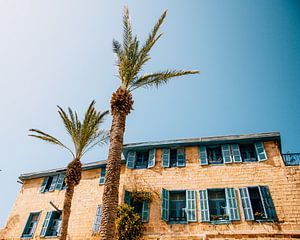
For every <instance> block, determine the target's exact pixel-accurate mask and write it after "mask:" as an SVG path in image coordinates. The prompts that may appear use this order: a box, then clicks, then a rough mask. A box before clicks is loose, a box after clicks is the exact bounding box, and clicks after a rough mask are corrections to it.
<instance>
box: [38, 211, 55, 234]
mask: <svg viewBox="0 0 300 240" xmlns="http://www.w3.org/2000/svg"><path fill="white" fill-rule="evenodd" d="M53 213H54V211H51V212H47V214H46V217H45V220H44V223H43V227H42V230H41V234H40V236H41V237H45V236H46V234H47V231H48V227H49V223H50V221H51V218H52V216H53Z"/></svg>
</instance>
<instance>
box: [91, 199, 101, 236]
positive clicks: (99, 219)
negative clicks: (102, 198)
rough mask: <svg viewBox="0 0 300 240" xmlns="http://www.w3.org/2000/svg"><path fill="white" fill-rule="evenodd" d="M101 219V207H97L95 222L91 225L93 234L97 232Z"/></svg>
mask: <svg viewBox="0 0 300 240" xmlns="http://www.w3.org/2000/svg"><path fill="white" fill-rule="evenodd" d="M101 217H102V205H98V206H97V210H96V217H95V221H94V224H93V233H97V232H99V230H100V223H101Z"/></svg>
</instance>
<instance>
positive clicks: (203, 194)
mask: <svg viewBox="0 0 300 240" xmlns="http://www.w3.org/2000/svg"><path fill="white" fill-rule="evenodd" d="M199 206H200V217H201V219H200V222H209V221H210V216H209V204H208V194H207V190H200V191H199Z"/></svg>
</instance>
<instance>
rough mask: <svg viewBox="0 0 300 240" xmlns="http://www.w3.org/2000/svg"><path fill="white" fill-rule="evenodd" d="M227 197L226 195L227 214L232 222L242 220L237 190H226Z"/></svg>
mask: <svg viewBox="0 0 300 240" xmlns="http://www.w3.org/2000/svg"><path fill="white" fill-rule="evenodd" d="M225 195H226V207H227V214H228V215H229V220H231V221H236V220H240V215H239V209H238V203H237V198H236V193H235V189H234V188H225Z"/></svg>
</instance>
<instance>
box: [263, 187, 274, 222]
mask: <svg viewBox="0 0 300 240" xmlns="http://www.w3.org/2000/svg"><path fill="white" fill-rule="evenodd" d="M258 188H259V193H260V196H261V200H262V202H263V207H264V210H265V213H266V218H268V219H272V220H277V214H276V211H275V206H274V203H273V200H272V197H271V194H270V190H269V187H267V186H259V187H258Z"/></svg>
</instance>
